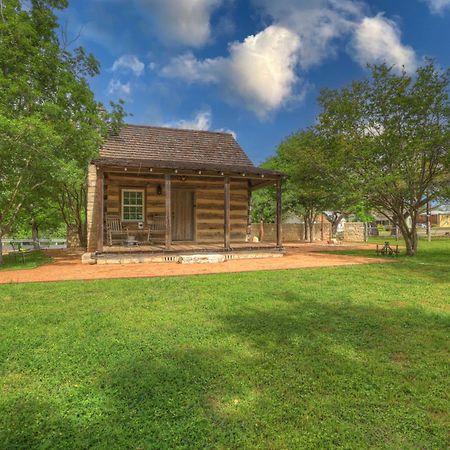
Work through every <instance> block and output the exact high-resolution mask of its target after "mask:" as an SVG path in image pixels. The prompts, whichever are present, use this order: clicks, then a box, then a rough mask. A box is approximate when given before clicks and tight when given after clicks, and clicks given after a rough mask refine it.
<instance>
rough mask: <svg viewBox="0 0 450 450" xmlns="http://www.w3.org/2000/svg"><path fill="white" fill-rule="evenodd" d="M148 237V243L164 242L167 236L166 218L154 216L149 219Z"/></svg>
mask: <svg viewBox="0 0 450 450" xmlns="http://www.w3.org/2000/svg"><path fill="white" fill-rule="evenodd" d="M147 223H148V235H147V241H148V242H150V243H152V242H155V241H157V240H158V241H164V239H165V235H166V216H164V215H158V214H152V215H150V216H148V217H147Z"/></svg>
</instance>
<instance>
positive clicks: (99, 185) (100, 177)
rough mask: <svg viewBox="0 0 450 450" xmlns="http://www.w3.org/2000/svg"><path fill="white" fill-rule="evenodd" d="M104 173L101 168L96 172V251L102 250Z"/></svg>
mask: <svg viewBox="0 0 450 450" xmlns="http://www.w3.org/2000/svg"><path fill="white" fill-rule="evenodd" d="M104 185H105V175H104V173H103V170H101V169H99V170H98V172H97V251H98V252H103V226H104V225H103V210H104V204H103V203H104V202H103V199H104Z"/></svg>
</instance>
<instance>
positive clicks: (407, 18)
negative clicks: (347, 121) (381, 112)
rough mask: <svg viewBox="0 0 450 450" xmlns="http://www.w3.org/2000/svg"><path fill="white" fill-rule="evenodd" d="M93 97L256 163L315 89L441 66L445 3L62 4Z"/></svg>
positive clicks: (311, 111)
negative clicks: (218, 136) (229, 138)
mask: <svg viewBox="0 0 450 450" xmlns="http://www.w3.org/2000/svg"><path fill="white" fill-rule="evenodd" d="M59 15H60V21H61V24H62V25H63V27H64V28H65V29H66V30H67V35H68V38H69V39H73V38H75V37H76V36H79V37H78V39H77V40H76V43H75V45H82V46H84V47H85V48H86V50H88V51H90V52H92V53H94V55H95V56H96V57H97V59H98V60H99V61H100V63H101V67H102V71H101V75H100V76H98V77H96V78H94V79H93V80H92V81H91V87H92V89H93V90H94V92H95V94H96V97H97V99H98V100H100V101H102V102H104V103H108V102H109V100H117V99H118V98H119V97H120V98H123V99H124V100H125V102H126V109H127V111H128V112H129V113H131V114H133V116H132V117H129V118H128V119H127V121H128V122H130V123H135V124H148V125H162V126H174V127H185V128H195V129H209V130H227V131H228V130H229V131H232V132H233V133H235V135H236V136H237V140H238V141H239V142H240V144H241V145H242V147H243V148H244V149H245V150H246V152H247V153H248V154H249V156H250V158H251V159H252V160H253V161H254V162H255V163H261V162H262V161H264V160H265V159H266V158H267V157H268V156H270V155H271V154H273V153H274V152H275V150H276V148H277V145H278V144H279V143H280V141H281V140H282V139H283V138H285V137H286V136H288V135H289V134H291V133H293V132H295V131H297V130H299V129H301V128H305V127H308V126H309V125H311V124H313V123H314V121H315V119H316V116H317V113H318V108H317V104H316V98H317V95H318V93H319V91H320V89H321V88H323V87H339V86H343V85H345V84H348V83H349V82H350V81H351V80H353V79H356V78H362V77H364V76H366V75H367V70H366V68H365V67H366V64H367V63H378V62H382V61H384V62H387V63H388V64H391V65H395V66H396V67H399V68H400V67H401V66H404V67H405V68H406V70H407V71H409V72H413V71H414V69H415V68H416V67H417V65H419V64H421V62H422V61H423V59H424V57H426V56H430V57H433V58H435V59H436V61H437V62H438V63H439V64H440V65H441V66H442V67H445V68H446V67H449V66H450V52H449V48H450V46H449V43H450V0H395V1H392V0H371V1H369V0H366V1H364V0H359V1H357V0H71V1H70V6H69V8H68V9H67V10H65V11H63V12H62V13H60V14H59Z"/></svg>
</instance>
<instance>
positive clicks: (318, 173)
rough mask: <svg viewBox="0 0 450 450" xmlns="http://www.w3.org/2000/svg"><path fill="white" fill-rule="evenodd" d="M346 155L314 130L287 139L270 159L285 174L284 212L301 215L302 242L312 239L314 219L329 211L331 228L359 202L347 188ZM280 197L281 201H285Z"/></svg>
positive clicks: (335, 226) (355, 195)
mask: <svg viewBox="0 0 450 450" xmlns="http://www.w3.org/2000/svg"><path fill="white" fill-rule="evenodd" d="M344 161H345V155H343V154H342V153H341V152H339V151H334V150H333V149H330V148H329V147H328V146H327V145H326V141H325V140H324V139H323V138H322V137H321V135H320V133H318V131H317V130H316V129H314V128H310V129H309V130H306V131H305V130H302V131H299V132H297V133H294V134H293V135H291V136H289V137H288V138H286V139H285V140H284V141H283V142H282V143H281V144H280V145H279V147H278V149H277V154H276V156H275V157H273V158H272V159H271V160H270V164H271V168H274V169H277V170H280V171H282V172H285V173H286V174H288V179H287V180H286V182H285V184H284V198H285V199H286V201H284V203H283V204H284V210H285V211H289V212H294V213H296V214H298V215H301V216H303V219H304V223H305V239H309V240H311V241H312V240H313V238H314V233H313V226H314V223H315V222H316V219H317V216H318V215H319V214H321V213H322V212H324V211H328V212H329V214H328V216H329V218H330V219H331V215H334V216H335V219H334V223H332V225H333V226H334V229H336V228H337V225H338V223H339V222H340V220H341V219H342V216H343V215H344V214H347V213H348V212H349V211H351V208H352V206H353V205H354V204H356V203H357V202H358V201H359V196H358V193H357V192H356V191H355V190H352V189H350V188H349V177H348V173H347V171H346V170H345V167H344ZM284 198H283V200H284Z"/></svg>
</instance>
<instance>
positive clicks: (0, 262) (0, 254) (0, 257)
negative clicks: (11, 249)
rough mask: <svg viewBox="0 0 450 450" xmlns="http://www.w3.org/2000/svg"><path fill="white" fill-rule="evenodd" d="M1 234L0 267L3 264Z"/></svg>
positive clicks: (0, 234) (0, 239) (0, 236)
mask: <svg viewBox="0 0 450 450" xmlns="http://www.w3.org/2000/svg"><path fill="white" fill-rule="evenodd" d="M2 237H3V236H2V233H0V266H1V265H2V264H3V244H2Z"/></svg>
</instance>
